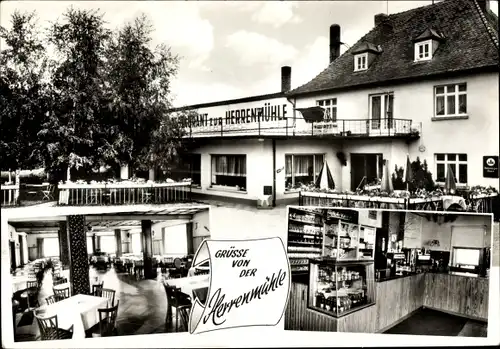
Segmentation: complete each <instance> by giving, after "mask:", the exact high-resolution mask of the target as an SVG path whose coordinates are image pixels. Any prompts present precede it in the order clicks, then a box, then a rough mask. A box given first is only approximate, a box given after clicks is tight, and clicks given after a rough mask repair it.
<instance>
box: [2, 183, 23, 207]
mask: <svg viewBox="0 0 500 349" xmlns="http://www.w3.org/2000/svg"><path fill="white" fill-rule="evenodd" d="M1 190H2V207H9V206H16V205H18V203H19V184H10V185H2V186H1Z"/></svg>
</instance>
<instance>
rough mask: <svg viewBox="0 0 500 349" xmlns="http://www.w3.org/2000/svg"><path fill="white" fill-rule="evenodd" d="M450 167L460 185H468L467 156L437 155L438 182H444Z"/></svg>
mask: <svg viewBox="0 0 500 349" xmlns="http://www.w3.org/2000/svg"><path fill="white" fill-rule="evenodd" d="M448 165H450V167H451V170H452V171H453V174H454V175H455V179H456V180H457V183H458V184H467V154H436V182H444V181H445V179H446V175H447V172H448Z"/></svg>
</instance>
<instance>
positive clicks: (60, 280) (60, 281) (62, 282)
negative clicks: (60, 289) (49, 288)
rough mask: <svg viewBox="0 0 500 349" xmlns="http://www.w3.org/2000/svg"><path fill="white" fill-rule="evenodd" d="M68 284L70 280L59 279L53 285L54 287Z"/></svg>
mask: <svg viewBox="0 0 500 349" xmlns="http://www.w3.org/2000/svg"><path fill="white" fill-rule="evenodd" d="M66 283H68V279H66V278H64V277H59V278H56V279H55V280H54V281H53V282H52V284H53V285H54V286H57V285H62V284H66Z"/></svg>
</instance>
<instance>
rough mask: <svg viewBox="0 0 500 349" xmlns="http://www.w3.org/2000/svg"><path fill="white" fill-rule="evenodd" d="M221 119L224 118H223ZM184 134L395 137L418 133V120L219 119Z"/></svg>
mask: <svg viewBox="0 0 500 349" xmlns="http://www.w3.org/2000/svg"><path fill="white" fill-rule="evenodd" d="M223 121H224V120H223ZM186 132H187V135H186V137H190V138H205V137H234V136H286V137H289V136H339V137H351V136H352V137H398V136H415V137H416V136H418V135H419V134H420V132H421V127H420V124H418V123H412V120H407V119H380V120H374V119H361V120H352V119H349V120H346V119H340V120H336V121H321V122H306V121H305V120H303V119H295V120H294V119H293V118H286V119H284V120H278V121H268V122H264V121H261V120H260V119H259V120H258V121H257V122H252V123H241V124H225V123H224V122H222V123H220V124H219V125H217V126H196V127H195V126H189V127H187V128H186Z"/></svg>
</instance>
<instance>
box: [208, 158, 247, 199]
mask: <svg viewBox="0 0 500 349" xmlns="http://www.w3.org/2000/svg"><path fill="white" fill-rule="evenodd" d="M246 164H247V159H246V155H212V185H222V186H228V187H234V188H236V189H237V190H242V191H244V190H245V188H246V186H247V166H246Z"/></svg>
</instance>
